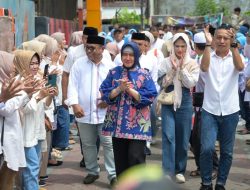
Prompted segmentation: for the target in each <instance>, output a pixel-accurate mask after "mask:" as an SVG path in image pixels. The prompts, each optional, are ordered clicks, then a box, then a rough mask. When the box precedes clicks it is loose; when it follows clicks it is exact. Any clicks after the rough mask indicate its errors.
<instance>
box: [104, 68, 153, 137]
mask: <svg viewBox="0 0 250 190" xmlns="http://www.w3.org/2000/svg"><path fill="white" fill-rule="evenodd" d="M121 78H128V79H129V81H131V82H132V87H133V89H135V90H136V91H137V92H138V93H139V94H140V101H139V102H136V100H135V99H134V98H133V97H132V96H130V95H129V94H128V93H126V92H124V93H121V94H120V95H118V96H117V97H116V98H115V99H112V100H110V98H109V97H110V93H111V91H112V90H113V89H115V88H117V87H118V86H119V82H118V81H117V80H119V79H121ZM100 92H101V94H102V100H103V101H105V102H106V103H107V104H109V106H108V110H107V114H106V117H105V120H104V127H103V135H107V136H113V137H116V138H125V139H136V140H148V141H150V140H151V136H152V134H151V124H150V107H149V106H150V104H152V102H153V100H154V98H155V97H156V96H157V91H156V88H155V84H154V82H153V80H152V78H151V76H150V74H149V72H148V71H147V70H144V69H141V68H139V67H137V68H136V70H134V71H128V70H126V69H124V68H123V67H122V66H118V67H115V68H114V69H112V70H110V72H109V73H108V75H107V78H106V79H105V80H104V81H103V83H102V85H101V87H100Z"/></svg>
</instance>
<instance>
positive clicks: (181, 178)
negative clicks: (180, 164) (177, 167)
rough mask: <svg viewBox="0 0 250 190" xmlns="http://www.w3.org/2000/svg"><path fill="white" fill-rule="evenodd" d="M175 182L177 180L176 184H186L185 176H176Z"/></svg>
mask: <svg viewBox="0 0 250 190" xmlns="http://www.w3.org/2000/svg"><path fill="white" fill-rule="evenodd" d="M175 180H176V183H185V182H186V179H185V177H184V175H182V174H177V175H176V176H175Z"/></svg>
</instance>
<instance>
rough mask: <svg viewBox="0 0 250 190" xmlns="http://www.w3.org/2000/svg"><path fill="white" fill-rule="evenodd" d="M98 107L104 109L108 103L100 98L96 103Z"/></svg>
mask: <svg viewBox="0 0 250 190" xmlns="http://www.w3.org/2000/svg"><path fill="white" fill-rule="evenodd" d="M97 107H98V108H101V109H105V108H107V107H108V104H107V103H106V102H104V101H102V100H100V102H99V103H98V105H97Z"/></svg>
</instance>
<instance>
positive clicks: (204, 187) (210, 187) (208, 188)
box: [200, 184, 213, 190]
mask: <svg viewBox="0 0 250 190" xmlns="http://www.w3.org/2000/svg"><path fill="white" fill-rule="evenodd" d="M200 190H213V185H212V184H211V185H203V184H201V187H200Z"/></svg>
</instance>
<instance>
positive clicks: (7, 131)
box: [0, 92, 29, 171]
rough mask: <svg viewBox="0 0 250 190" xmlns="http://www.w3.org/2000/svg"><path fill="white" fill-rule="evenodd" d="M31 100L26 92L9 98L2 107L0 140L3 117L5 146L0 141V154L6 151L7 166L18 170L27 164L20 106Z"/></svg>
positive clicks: (0, 129) (0, 130) (0, 110)
mask: <svg viewBox="0 0 250 190" xmlns="http://www.w3.org/2000/svg"><path fill="white" fill-rule="evenodd" d="M28 101H29V97H28V95H27V94H26V93H25V92H22V95H21V96H17V97H14V98H12V99H10V100H8V101H7V102H6V103H5V105H4V106H2V107H1V108H0V140H1V135H2V127H3V117H5V120H4V139H3V146H1V143H0V154H1V153H2V151H3V152H4V160H5V161H6V162H7V167H8V168H10V169H11V170H14V171H18V170H19V168H20V167H25V166H26V161H25V153H24V145H23V132H22V125H21V121H20V115H19V110H18V109H19V108H21V107H23V106H24V105H25V104H26V103H27V102H28Z"/></svg>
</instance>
